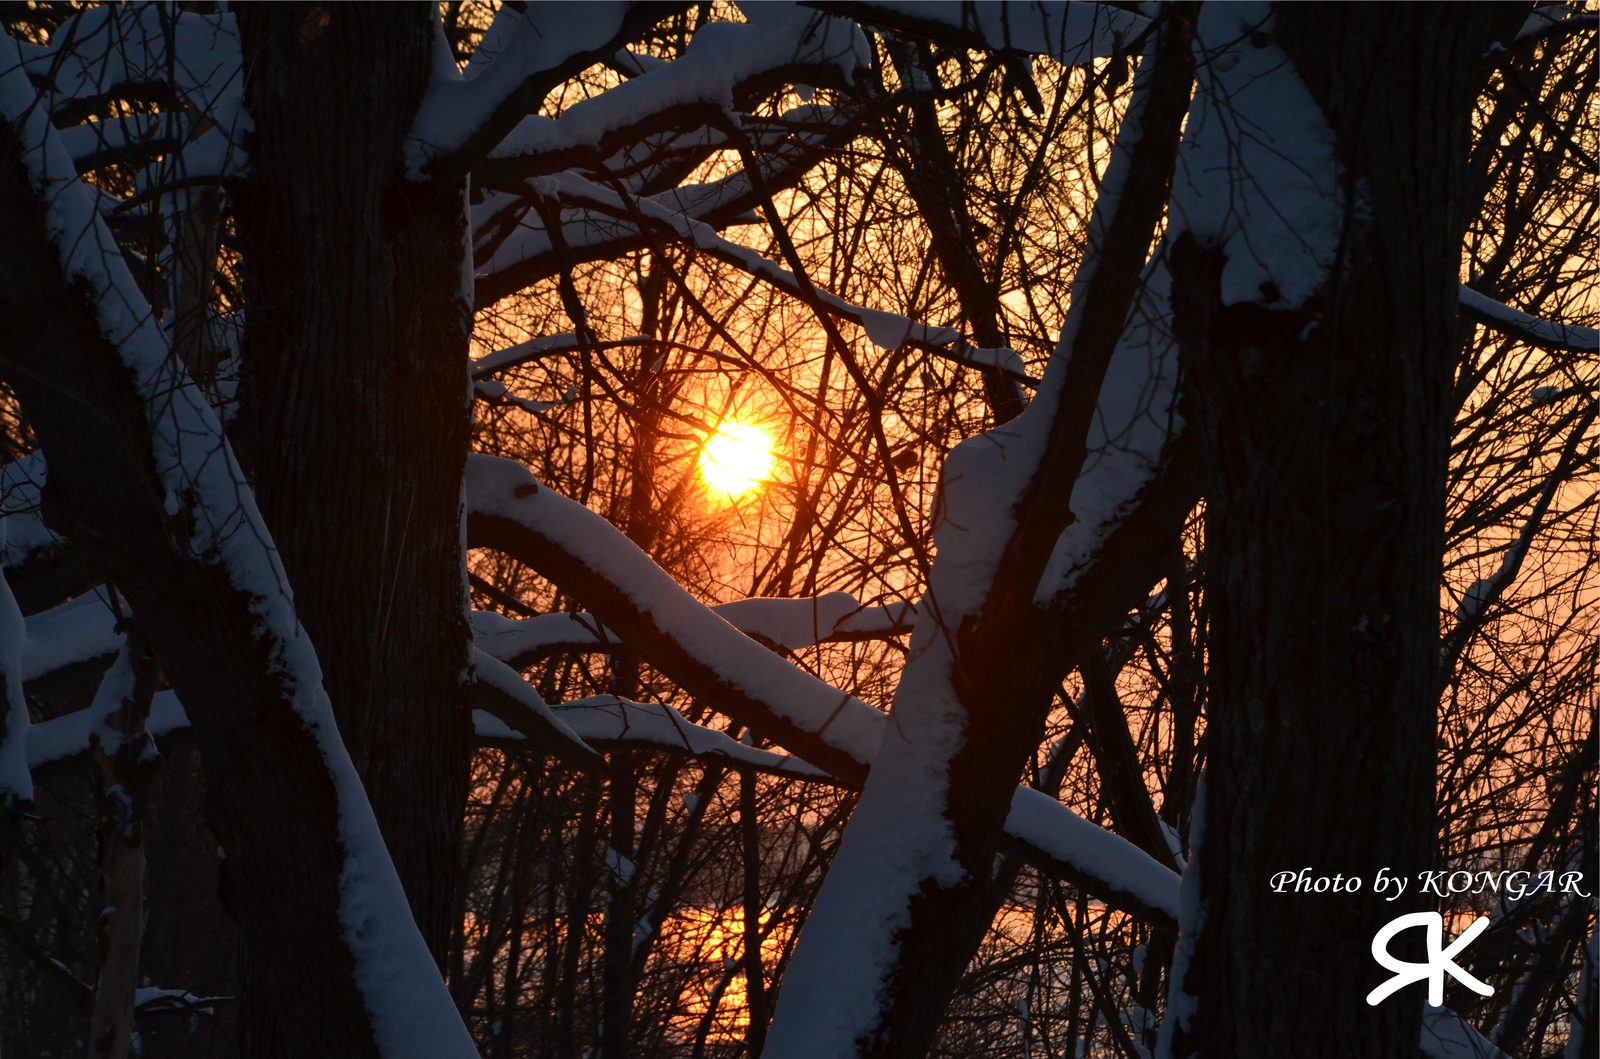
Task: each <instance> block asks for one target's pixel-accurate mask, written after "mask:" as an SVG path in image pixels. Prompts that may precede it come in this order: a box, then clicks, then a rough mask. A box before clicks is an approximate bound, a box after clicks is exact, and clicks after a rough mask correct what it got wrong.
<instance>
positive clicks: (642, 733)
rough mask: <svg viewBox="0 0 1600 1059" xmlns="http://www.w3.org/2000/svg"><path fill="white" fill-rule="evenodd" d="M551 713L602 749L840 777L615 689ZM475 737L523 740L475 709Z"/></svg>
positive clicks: (506, 742) (806, 776) (804, 776)
mask: <svg viewBox="0 0 1600 1059" xmlns="http://www.w3.org/2000/svg"><path fill="white" fill-rule="evenodd" d="M555 713H556V716H558V717H560V718H561V720H562V721H563V722H564V723H566V724H567V725H569V726H571V728H572V730H573V731H575V732H577V733H578V734H579V735H581V736H582V737H583V739H584V741H585V742H587V743H589V744H590V745H592V746H596V747H603V748H606V749H643V750H662V751H667V752H670V753H675V754H684V755H687V756H688V757H691V758H694V759H696V760H699V761H716V762H722V763H724V764H727V765H732V766H734V767H736V768H748V769H753V770H754V771H756V772H762V773H766V774H767V775H770V776H783V777H786V778H789V779H800V780H807V781H811V782H818V783H829V784H838V783H839V781H838V780H837V779H836V778H835V777H833V776H831V775H829V774H828V773H826V772H824V771H823V770H822V769H819V768H817V767H815V766H814V765H809V764H807V763H806V762H804V761H802V760H800V759H799V758H797V757H795V756H794V755H792V754H784V753H780V752H777V751H773V750H762V749H759V748H757V747H752V746H746V745H744V744H743V743H741V742H739V741H738V740H737V739H734V738H732V737H731V736H729V735H728V734H727V733H726V732H719V731H717V730H716V729H713V728H707V727H705V726H704V725H698V724H693V723H691V722H690V721H688V720H687V719H685V718H684V716H683V715H682V714H681V713H679V712H678V711H677V710H675V709H673V708H672V707H671V706H668V705H666V704H665V703H659V702H634V701H632V700H629V699H623V698H618V697H617V696H615V695H597V696H595V697H593V698H588V699H574V700H572V701H570V702H563V703H561V704H560V705H558V706H556V707H555ZM474 727H475V730H476V732H477V736H478V739H479V740H480V741H481V742H484V743H487V744H490V745H496V746H517V745H519V744H521V743H522V741H523V740H522V736H521V734H520V733H519V732H516V731H515V730H513V729H511V728H509V727H507V726H506V725H505V724H504V723H503V722H502V721H501V720H500V719H499V718H497V717H491V716H487V715H485V714H483V713H481V712H480V713H479V714H478V715H477V717H476V719H475V721H474Z"/></svg>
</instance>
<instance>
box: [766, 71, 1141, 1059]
mask: <svg viewBox="0 0 1600 1059" xmlns="http://www.w3.org/2000/svg"><path fill="white" fill-rule="evenodd" d="M1141 78H1142V79H1144V80H1146V81H1147V79H1148V75H1146V74H1144V72H1143V70H1141ZM1138 89H1139V83H1136V85H1135V91H1136V97H1137V98H1143V97H1142V96H1138ZM1141 108H1142V104H1141V103H1139V102H1136V103H1135V104H1133V105H1132V106H1131V107H1130V108H1129V114H1128V116H1127V118H1126V119H1125V120H1124V121H1123V124H1122V127H1121V128H1120V129H1119V131H1118V136H1117V144H1116V146H1115V148H1114V149H1113V153H1112V159H1111V162H1110V164H1109V165H1108V167H1107V171H1106V175H1105V177H1104V178H1103V180H1102V184H1101V193H1100V195H1099V197H1098V199H1097V201H1096V203H1095V207H1094V212H1093V215H1092V216H1091V219H1090V222H1089V238H1088V247H1087V249H1086V251H1085V255H1084V263H1083V265H1082V266H1081V267H1080V268H1079V271H1078V275H1077V277H1076V279H1075V281H1074V284H1073V297H1072V299H1071V308H1070V310H1069V312H1068V316H1067V320H1066V323H1065V325H1064V326H1063V328H1062V334H1061V339H1060V342H1059V344H1058V346H1057V351H1056V355H1055V356H1053V357H1052V358H1051V361H1050V364H1049V365H1048V367H1047V368H1046V370H1045V375H1044V379H1043V381H1042V382H1041V383H1040V385H1039V389H1038V393H1037V396H1036V397H1035V398H1034V400H1033V402H1032V403H1031V404H1029V406H1028V407H1027V408H1026V409H1025V410H1024V411H1023V412H1022V414H1021V415H1019V416H1018V417H1017V418H1015V419H1013V420H1011V421H1010V422H1008V423H1005V424H1002V425H1000V426H997V427H995V428H994V429H992V430H990V431H988V432H987V433H984V434H980V435H978V436H976V437H973V438H969V439H968V440H966V441H963V442H961V443H960V444H959V445H957V446H956V447H955V448H954V449H953V450H952V451H951V453H950V455H949V457H948V459H947V460H946V462H945V467H944V472H943V475H942V477H941V479H940V493H939V500H938V518H937V521H936V523H935V527H934V542H935V547H936V551H937V558H936V559H935V561H934V564H933V567H932V570H931V571H930V573H929V579H928V580H929V584H928V592H927V596H926V597H925V598H924V600H923V602H922V604H920V605H919V608H918V611H919V618H918V622H917V626H916V629H915V630H914V631H913V633H912V636H911V644H910V654H909V656H908V658H907V661H906V666H905V669H904V670H903V671H902V673H901V677H900V685H899V687H898V689H897V690H896V692H895V697H894V707H893V712H892V714H891V722H890V723H889V724H888V725H887V726H886V729H885V731H884V734H883V744H882V746H881V747H880V749H879V752H878V755H877V757H876V758H875V759H874V761H873V766H872V771H871V773H870V775H869V776H868V779H867V784H866V787H865V789H864V790H863V792H862V796H861V800H860V802H859V803H858V804H857V807H856V810H855V813H854V814H853V815H852V817H851V819H850V822H849V824H848V825H847V826H846V828H845V832H844V836H843V839H842V840H841V843H840V848H839V853H838V855H837V856H836V857H835V859H834V862H833V866H832V867H831V868H830V869H829V872H828V875H827V877H826V878H825V879H824V880H823V884H822V889H821V891H820V892H819V894H818V896H817V900H816V903H815V905H814V906H813V908H812V912H811V915H810V917H809V918H808V920H807V921H806V925H805V928H804V930H803V931H802V932H801V934H800V938H799V940H798V942H797V944H796V947H795V952H794V956H793V958H792V960H791V962H790V966H789V970H788V971H787V972H786V975H785V978H784V989H783V993H782V994H781V996H780V999H779V1004H778V1010H777V1014H776V1017H775V1018H774V1020H773V1025H772V1031H771V1036H770V1037H769V1039H768V1043H767V1050H766V1053H765V1054H766V1055H767V1056H768V1057H769V1059H802V1057H808V1056H813V1055H846V1054H851V1053H852V1052H853V1047H854V1042H855V1041H856V1040H857V1039H858V1038H859V1037H861V1036H862V1035H863V1034H865V1033H868V1032H870V1031H871V1029H872V1028H873V1026H874V1024H875V1021H876V1017H877V1013H878V1012H879V1011H880V1010H881V999H882V992H883V990H884V989H885V988H886V987H887V985H888V981H887V978H888V975H889V973H890V968H891V967H892V966H893V964H894V962H895V960H896V949H897V941H896V936H897V934H898V933H899V931H901V930H902V929H903V928H904V927H905V926H906V925H907V924H908V923H909V917H910V913H911V905H912V902H913V901H914V900H915V899H916V898H917V897H918V895H919V894H920V893H921V892H922V891H923V890H924V889H925V887H927V886H929V885H934V886H940V887H952V886H957V885H960V884H961V882H962V881H963V880H964V878H965V877H966V874H965V871H964V869H963V868H962V866H961V864H960V863H959V861H958V860H957V856H956V842H955V836H954V834H953V832H952V830H951V827H950V821H949V818H948V816H947V815H946V808H947V805H948V801H949V790H948V774H949V769H950V763H951V762H952V760H954V759H955V757H956V755H957V754H959V753H960V751H961V749H962V747H963V745H964V743H965V741H966V724H967V714H966V710H965V708H964V706H963V704H962V702H961V701H960V698H959V696H958V695H957V693H956V691H955V688H954V683H953V674H952V667H953V643H952V639H953V637H954V635H955V633H954V630H956V629H959V628H960V627H961V626H962V623H963V622H964V621H965V620H966V619H968V618H969V617H972V616H975V615H978V614H979V613H981V610H982V608H983V606H984V604H985V602H986V601H987V599H988V598H989V595H990V593H991V592H992V591H993V588H994V585H995V581H996V577H997V575H998V573H999V570H1000V563H1001V560H1002V556H1003V554H1004V551H1005V548H1006V546H1007V544H1008V542H1009V541H1010V540H1011V538H1012V536H1013V533H1014V531H1015V529H1016V511H1017V508H1018V505H1019V504H1020V503H1021V502H1022V501H1023V499H1024V497H1025V496H1026V494H1027V490H1028V488H1029V487H1030V486H1031V484H1032V483H1033V481H1034V480H1035V478H1036V476H1037V474H1038V472H1039V468H1040V467H1041V465H1042V461H1043V459H1044V456H1045V447H1046V444H1047V440H1048V438H1049V436H1050V431H1051V427H1052V422H1053V420H1054V418H1055V416H1056V415H1057V411H1058V408H1059V405H1060V394H1061V390H1062V387H1063V386H1064V385H1065V378H1066V373H1067V368H1068V362H1069V358H1070V357H1071V355H1072V351H1073V348H1074V344H1075V342H1076V338H1077V334H1078V330H1079V328H1080V327H1081V325H1082V321H1083V318H1084V314H1085V312H1086V311H1088V310H1087V309H1086V308H1085V306H1086V302H1087V299H1086V297H1085V294H1084V292H1085V291H1086V290H1087V289H1088V285H1089V283H1090V282H1091V281H1092V277H1093V275H1094V271H1095V268H1096V262H1097V256H1096V255H1097V252H1098V248H1099V247H1100V246H1101V245H1103V242H1104V240H1105V238H1106V232H1107V231H1108V229H1109V226H1110V224H1111V220H1112V218H1113V217H1114V216H1115V214H1116V210H1117V209H1118V205H1119V202H1120V189H1121V188H1122V187H1123V186H1124V185H1125V183H1126V181H1127V179H1128V175H1129V166H1130V162H1129V157H1130V154H1131V150H1130V148H1131V145H1132V144H1133V143H1136V142H1137V141H1138V139H1139V137H1140V136H1141V135H1142V124H1141V120H1140V114H1141V113H1142V109H1141ZM1016 797H1017V798H1020V799H1021V801H1020V804H1021V805H1022V806H1023V808H1022V810H1021V811H1020V814H1019V809H1018V804H1019V803H1018V801H1015V800H1014V801H1013V804H1012V811H1011V814H1010V816H1009V818H1008V820H1007V829H1008V831H1010V832H1011V833H1012V834H1019V831H1023V830H1026V831H1032V830H1034V823H1035V822H1034V821H1032V820H1031V819H1029V814H1030V813H1031V812H1032V811H1033V808H1032V807H1034V806H1038V807H1039V811H1040V812H1041V813H1052V814H1053V813H1055V810H1053V809H1050V808H1049V806H1059V804H1060V803H1058V802H1056V801H1055V800H1054V799H1052V798H1048V797H1046V796H1044V795H1042V794H1040V795H1037V797H1033V796H1031V795H1027V794H1019V795H1017V796H1016ZM1073 820H1074V821H1076V820H1077V818H1076V817H1073ZM1065 821H1066V818H1065V817H1060V816H1057V819H1056V825H1057V826H1056V827H1055V828H1054V829H1050V828H1048V827H1044V828H1040V829H1039V830H1041V831H1045V830H1048V832H1049V833H1048V836H1047V837H1049V838H1051V839H1054V840H1056V841H1058V842H1059V843H1060V845H1061V847H1062V848H1063V850H1064V851H1066V852H1068V853H1069V854H1070V855H1069V857H1068V858H1067V859H1069V860H1072V861H1074V862H1075V863H1088V864H1090V865H1092V868H1091V870H1090V874H1092V875H1093V876H1094V877H1096V878H1099V879H1101V880H1103V881H1105V882H1107V883H1109V885H1110V886H1111V887H1112V888H1115V889H1124V888H1126V887H1137V888H1141V889H1144V890H1148V891H1149V892H1150V894H1152V895H1159V892H1160V891H1162V889H1163V887H1165V886H1167V885H1169V882H1168V881H1169V880H1171V879H1172V878H1173V876H1172V873H1171V872H1169V871H1167V870H1166V869H1164V868H1161V867H1160V866H1159V865H1158V864H1156V863H1155V862H1154V861H1153V860H1151V859H1150V858H1149V857H1147V856H1145V855H1144V854H1143V853H1140V852H1138V851H1137V850H1134V851H1133V853H1132V854H1128V855H1126V856H1125V858H1123V859H1121V860H1107V859H1106V857H1105V854H1104V851H1103V850H1102V849H1101V848H1100V847H1101V846H1102V845H1104V846H1105V847H1106V848H1107V849H1109V848H1110V847H1111V846H1113V845H1118V846H1120V845H1122V844H1125V843H1124V840H1122V839H1119V838H1116V837H1115V836H1112V835H1111V834H1110V833H1109V832H1105V831H1103V830H1102V829H1099V828H1095V827H1093V825H1089V824H1083V826H1082V827H1079V826H1078V823H1081V821H1079V822H1077V823H1071V824H1068V823H1066V822H1065ZM1090 836H1092V839H1091V837H1090ZM1019 837H1026V836H1024V835H1019ZM1086 840H1090V841H1092V843H1093V846H1092V847H1085V846H1084V842H1085V841H1086ZM1129 849H1132V847H1131V845H1130V846H1129ZM1141 859H1142V860H1141ZM1152 869H1154V870H1153V871H1152ZM1157 880H1159V881H1157ZM1130 892H1131V891H1130ZM1164 900H1165V903H1166V904H1167V905H1169V906H1170V903H1171V896H1170V893H1168V894H1167V896H1166V897H1165V899H1164ZM1158 907H1159V906H1158Z"/></svg>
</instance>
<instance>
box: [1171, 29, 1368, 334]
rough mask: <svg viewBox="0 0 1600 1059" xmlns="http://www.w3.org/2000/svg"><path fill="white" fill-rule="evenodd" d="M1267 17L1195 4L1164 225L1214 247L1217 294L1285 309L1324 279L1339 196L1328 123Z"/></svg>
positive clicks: (1340, 211) (1339, 224)
mask: <svg viewBox="0 0 1600 1059" xmlns="http://www.w3.org/2000/svg"><path fill="white" fill-rule="evenodd" d="M1272 19H1273V15H1272V8H1271V6H1270V5H1269V4H1266V3H1262V2H1255V0H1252V2H1249V3H1230V4H1209V5H1206V6H1205V7H1203V8H1202V9H1201V12H1200V18H1199V22H1198V24H1197V27H1196V35H1195V44H1194V48H1195V57H1196V61H1197V67H1196V70H1195V98H1194V103H1193V105H1192V106H1191V107H1190V110H1189V119H1188V124H1187V126H1186V127H1185V130H1184V139H1183V146H1182V149H1181V150H1180V152H1179V155H1178V170H1177V173H1176V174H1175V176H1174V178H1173V195H1172V235H1173V237H1174V238H1175V237H1176V236H1177V234H1178V232H1180V231H1184V230H1187V231H1188V232H1189V233H1190V234H1191V235H1193V236H1194V237H1195V238H1196V239H1198V240H1199V241H1200V242H1201V243H1202V244H1204V245H1207V246H1213V247H1220V248H1221V249H1222V251H1223V252H1224V254H1225V255H1226V258H1227V262H1226V264H1225V265H1224V267H1223V272H1222V301H1223V304H1225V305H1238V304H1242V303H1256V304H1260V305H1264V306H1268V307H1271V308H1276V309H1295V308H1299V307H1301V306H1303V305H1304V304H1305V303H1306V301H1307V300H1308V299H1309V298H1310V297H1311V296H1312V295H1313V294H1315V293H1316V292H1317V291H1318V290H1319V289H1320V288H1321V287H1322V286H1323V284H1324V283H1325V282H1326V280H1327V278H1328V270H1329V268H1330V267H1332V265H1333V262H1334V259H1335V256H1336V255H1337V253H1338V250H1339V243H1340V238H1341V234H1342V231H1343V228H1344V223H1345V202H1344V194H1343V191H1342V189H1341V183H1342V181H1341V176H1340V166H1339V161H1338V157H1337V155H1336V154H1335V152H1334V144H1333V134H1332V132H1331V131H1330V130H1329V128H1328V125H1327V122H1326V120H1325V119H1324V118H1323V115H1322V110H1321V108H1320V107H1318V106H1317V103H1316V101H1315V100H1314V99H1312V98H1311V93H1310V92H1309V91H1308V90H1307V88H1306V86H1305V84H1304V82H1302V81H1301V80H1300V76H1299V75H1298V74H1297V73H1296V72H1295V68H1294V63H1293V62H1291V61H1290V59H1289V57H1288V56H1287V55H1286V54H1284V52H1283V50H1282V49H1280V48H1279V47H1277V45H1275V44H1273V43H1272V42H1271V33H1272Z"/></svg>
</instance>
